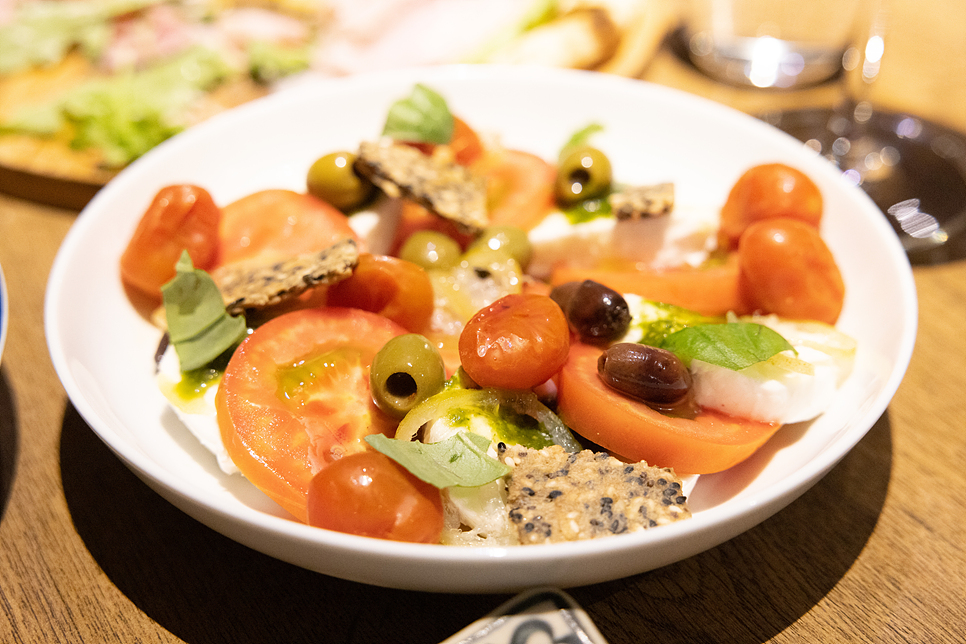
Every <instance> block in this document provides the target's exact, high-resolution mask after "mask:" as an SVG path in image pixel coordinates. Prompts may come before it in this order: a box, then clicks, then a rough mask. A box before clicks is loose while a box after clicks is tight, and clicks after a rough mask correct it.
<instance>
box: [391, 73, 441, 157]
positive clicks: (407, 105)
mask: <svg viewBox="0 0 966 644" xmlns="http://www.w3.org/2000/svg"><path fill="white" fill-rule="evenodd" d="M382 133H383V135H384V136H389V137H392V138H393V139H396V140H397V141H410V142H415V143H449V142H450V140H451V139H452V138H453V115H452V114H450V111H449V107H448V106H447V105H446V100H445V99H444V98H443V97H442V96H440V95H439V94H437V93H436V92H434V91H433V90H431V89H430V88H428V87H426V86H425V85H420V84H417V85H416V86H415V87H414V88H413V93H412V94H410V96H409V97H408V98H404V99H402V100H399V101H396V102H395V103H393V105H392V107H390V108H389V114H388V115H387V116H386V125H385V127H384V128H383V131H382Z"/></svg>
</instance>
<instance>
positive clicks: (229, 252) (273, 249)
mask: <svg viewBox="0 0 966 644" xmlns="http://www.w3.org/2000/svg"><path fill="white" fill-rule="evenodd" d="M219 237H220V255H219V258H218V264H219V265H223V264H230V263H232V262H237V261H240V260H245V259H252V258H255V257H265V258H268V259H275V258H287V257H292V256H294V255H301V254H304V253H314V252H318V251H321V250H324V249H326V248H328V247H329V246H332V245H333V244H334V243H336V242H337V241H339V240H341V239H345V238H346V237H349V238H352V239H356V240H357V241H358V238H357V236H356V234H355V232H354V231H353V230H352V228H351V227H350V226H349V218H348V217H346V216H345V215H344V214H343V213H341V212H340V211H339V210H337V209H336V208H334V207H333V206H331V205H329V204H327V203H326V202H324V201H322V200H321V199H318V198H316V197H313V196H312V195H309V194H303V193H299V192H294V191H292V190H261V191H259V192H255V193H252V194H250V195H248V196H246V197H242V198H241V199H239V200H237V201H234V202H232V203H230V204H228V205H227V206H225V207H224V208H222V222H221V229H220V233H219Z"/></svg>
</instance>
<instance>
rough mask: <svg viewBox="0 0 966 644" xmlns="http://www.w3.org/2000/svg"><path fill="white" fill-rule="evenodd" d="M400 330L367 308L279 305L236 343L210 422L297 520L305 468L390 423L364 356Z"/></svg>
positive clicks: (389, 429)
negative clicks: (285, 308)
mask: <svg viewBox="0 0 966 644" xmlns="http://www.w3.org/2000/svg"><path fill="white" fill-rule="evenodd" d="M405 332H406V330H405V329H403V328H402V327H401V326H399V325H397V324H395V323H394V322H392V321H390V320H388V319H386V318H384V317H382V316H381V315H376V314H375V313H369V312H366V311H360V310H357V309H347V308H337V307H331V308H321V309H310V310H304V311H296V312H293V313H287V314H285V315H282V316H280V317H278V318H275V319H274V320H271V321H269V322H267V323H265V324H264V325H262V326H260V327H259V328H258V329H256V330H255V331H254V332H253V333H252V334H251V335H249V336H248V338H246V339H245V341H244V342H242V344H241V345H240V346H239V347H238V349H237V350H236V351H235V354H234V355H233V356H232V358H231V360H230V361H229V363H228V367H227V369H226V370H225V375H224V377H223V378H222V381H221V384H220V385H219V388H218V394H217V397H216V402H217V408H218V426H219V428H220V429H221V436H222V440H223V441H224V443H225V448H226V449H227V451H228V454H229V456H231V458H232V460H233V461H234V462H235V464H236V465H237V466H238V469H240V470H241V472H242V474H244V475H245V478H247V479H248V480H250V481H251V482H252V483H253V484H254V485H255V486H256V487H257V488H259V489H260V490H262V491H263V492H264V493H265V494H267V495H268V496H269V497H270V498H272V499H273V500H274V501H276V502H277V503H278V504H279V505H281V506H282V507H283V508H285V509H286V510H288V511H289V512H290V513H292V514H293V515H294V516H295V517H296V518H298V519H299V520H301V521H303V522H304V521H306V520H307V514H306V498H307V494H308V487H309V482H310V480H311V479H312V475H313V474H314V473H316V472H318V471H319V470H320V469H321V468H322V467H324V466H325V465H326V464H327V463H331V462H333V461H335V460H337V459H338V458H340V457H342V456H344V455H346V454H352V453H356V452H361V451H364V450H365V449H366V443H365V441H364V437H365V436H367V435H369V434H374V433H383V434H386V435H387V436H391V435H392V434H393V433H394V431H395V427H396V423H395V422H394V421H392V420H391V419H390V418H389V417H388V416H386V415H385V414H383V413H382V412H381V411H379V410H378V409H377V408H376V406H375V404H374V403H373V402H372V396H371V394H370V390H369V369H370V367H371V365H372V359H373V357H374V356H375V355H376V353H377V352H378V351H379V349H381V348H382V346H383V345H384V344H385V343H386V342H388V341H389V340H390V339H391V338H393V337H395V336H397V335H401V334H403V333H405Z"/></svg>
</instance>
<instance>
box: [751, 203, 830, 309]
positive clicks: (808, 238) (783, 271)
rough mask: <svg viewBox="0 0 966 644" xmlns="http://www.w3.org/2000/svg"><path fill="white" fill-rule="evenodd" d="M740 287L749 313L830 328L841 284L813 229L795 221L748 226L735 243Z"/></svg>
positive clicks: (770, 220) (778, 221)
mask: <svg viewBox="0 0 966 644" xmlns="http://www.w3.org/2000/svg"><path fill="white" fill-rule="evenodd" d="M738 256H739V259H740V266H741V274H740V285H741V289H742V292H743V293H744V296H745V299H746V300H747V301H748V303H749V304H750V305H751V306H752V307H753V308H755V309H758V310H760V311H762V312H764V313H774V314H776V315H779V316H781V317H785V318H791V319H796V320H819V321H820V322H825V323H826V324H835V321H836V320H838V317H839V314H840V313H841V312H842V306H843V304H844V303H845V282H844V281H843V280H842V274H841V273H840V272H839V268H838V265H837V264H836V263H835V258H834V257H833V256H832V251H830V250H829V248H828V246H826V245H825V242H824V241H823V240H822V238H821V236H819V234H818V230H816V229H815V228H814V227H813V226H810V225H808V224H806V223H803V222H801V221H798V220H797V219H768V220H766V221H759V222H757V223H754V224H752V225H751V226H749V227H748V229H747V230H746V231H745V232H744V234H743V235H742V236H741V241H740V242H739V245H738Z"/></svg>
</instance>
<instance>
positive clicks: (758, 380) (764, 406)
mask: <svg viewBox="0 0 966 644" xmlns="http://www.w3.org/2000/svg"><path fill="white" fill-rule="evenodd" d="M796 349H797V351H798V355H797V356H796V357H797V358H798V359H799V360H803V361H805V362H807V363H808V364H810V365H811V366H812V369H811V370H812V372H813V373H811V374H808V373H802V372H801V371H800V370H794V369H788V368H785V367H783V366H781V365H780V364H776V362H777V361H770V360H766V361H764V362H759V363H757V364H753V365H751V366H750V367H746V368H745V369H741V370H738V371H734V370H732V369H728V368H726V367H719V366H717V365H713V364H708V363H707V362H703V361H701V360H694V361H692V363H691V375H692V376H693V378H694V394H695V400H696V402H697V403H698V404H699V405H701V406H702V407H706V408H709V409H714V410H716V411H720V412H722V413H725V414H728V415H731V416H738V417H740V418H751V419H754V420H761V421H765V422H777V423H781V424H787V423H798V422H802V421H806V420H811V419H813V418H815V417H816V416H818V415H819V414H821V413H823V412H824V411H825V410H826V409H827V408H828V406H829V404H831V402H832V400H833V398H834V396H835V390H836V388H837V384H838V381H839V370H840V367H839V365H838V364H837V363H836V361H835V360H833V359H832V358H831V357H830V356H829V355H827V354H825V353H823V352H821V351H818V350H817V349H812V348H810V347H803V346H799V347H796Z"/></svg>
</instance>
